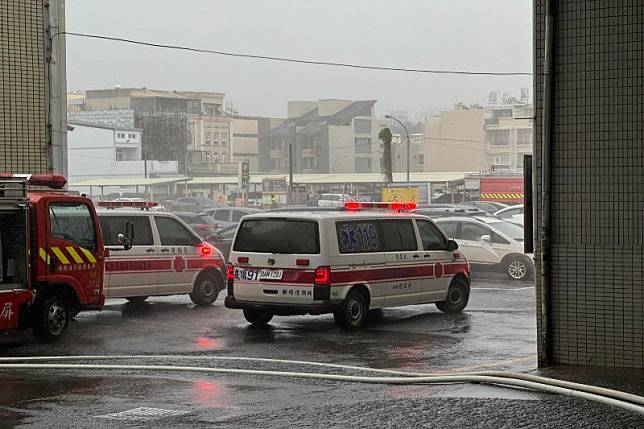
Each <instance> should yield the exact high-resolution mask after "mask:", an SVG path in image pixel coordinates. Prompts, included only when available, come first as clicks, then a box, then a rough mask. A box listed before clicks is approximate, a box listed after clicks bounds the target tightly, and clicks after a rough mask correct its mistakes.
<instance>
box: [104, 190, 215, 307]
mask: <svg viewBox="0 0 644 429" xmlns="http://www.w3.org/2000/svg"><path fill="white" fill-rule="evenodd" d="M154 204H155V203H149V202H134V203H129V204H118V203H114V202H109V203H106V204H101V203H99V206H102V207H106V208H108V209H107V210H99V212H98V218H99V222H100V224H101V229H102V231H103V239H104V241H105V245H106V247H107V249H110V248H111V247H112V246H116V245H117V244H118V242H117V235H118V232H119V231H122V230H123V228H124V227H125V225H126V224H127V223H128V222H131V223H132V224H133V225H134V238H133V240H132V248H131V249H130V251H128V252H118V251H113V250H110V252H109V255H108V256H107V257H106V259H105V282H104V293H105V296H106V298H108V299H111V298H126V299H127V300H129V301H133V302H142V301H145V300H146V299H147V298H148V297H149V296H161V295H177V294H189V295H190V299H191V300H192V301H193V302H194V303H195V304H197V305H201V306H206V305H210V304H212V303H213V302H214V301H215V300H216V299H217V295H218V294H219V292H220V291H221V290H222V289H224V287H225V285H224V270H223V266H224V263H225V262H224V257H223V255H222V254H221V252H219V251H218V250H217V249H216V248H215V247H214V246H212V245H210V244H208V243H207V242H205V241H203V240H202V239H200V238H199V237H198V236H197V235H196V234H195V233H194V231H192V230H191V229H190V227H188V225H186V224H185V223H184V222H182V221H181V220H180V219H179V218H178V217H176V216H175V215H173V214H170V213H161V212H151V211H148V210H141V209H146V208H149V207H152V206H153V205H154ZM123 207H129V208H132V209H136V208H139V209H138V210H127V209H123Z"/></svg>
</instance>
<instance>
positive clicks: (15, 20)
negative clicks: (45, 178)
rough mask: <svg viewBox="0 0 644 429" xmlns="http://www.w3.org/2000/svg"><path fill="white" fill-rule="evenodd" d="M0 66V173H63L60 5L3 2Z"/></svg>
mask: <svg viewBox="0 0 644 429" xmlns="http://www.w3.org/2000/svg"><path fill="white" fill-rule="evenodd" d="M45 3H46V7H45V6H44V4H45ZM54 32H55V33H57V35H56V37H53V38H52V37H50V36H51V35H52V34H53V33H54ZM0 62H1V63H0V118H2V119H1V120H0V171H10V172H13V173H45V172H51V171H54V172H57V173H62V174H67V115H66V105H67V103H66V102H65V93H66V77H65V72H66V70H65V2H64V1H62V0H49V1H48V2H43V1H42V0H20V1H17V0H13V1H5V0H3V1H2V3H1V5H0Z"/></svg>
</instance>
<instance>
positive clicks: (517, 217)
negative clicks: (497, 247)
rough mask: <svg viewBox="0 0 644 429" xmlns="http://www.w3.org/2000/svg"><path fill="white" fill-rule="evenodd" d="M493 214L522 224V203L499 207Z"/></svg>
mask: <svg viewBox="0 0 644 429" xmlns="http://www.w3.org/2000/svg"><path fill="white" fill-rule="evenodd" d="M494 216H496V217H498V218H499V219H504V220H507V221H508V222H512V223H516V224H517V225H521V226H523V204H517V205H516V206H510V207H506V208H504V209H501V210H499V211H498V212H495V213H494Z"/></svg>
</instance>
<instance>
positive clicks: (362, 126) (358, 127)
mask: <svg viewBox="0 0 644 429" xmlns="http://www.w3.org/2000/svg"><path fill="white" fill-rule="evenodd" d="M353 131H354V132H355V133H358V134H371V120H369V119H354V120H353Z"/></svg>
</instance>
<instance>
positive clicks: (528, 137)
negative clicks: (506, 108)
mask: <svg viewBox="0 0 644 429" xmlns="http://www.w3.org/2000/svg"><path fill="white" fill-rule="evenodd" d="M517 144H525V145H531V144H532V129H527V130H517Z"/></svg>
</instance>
